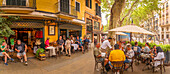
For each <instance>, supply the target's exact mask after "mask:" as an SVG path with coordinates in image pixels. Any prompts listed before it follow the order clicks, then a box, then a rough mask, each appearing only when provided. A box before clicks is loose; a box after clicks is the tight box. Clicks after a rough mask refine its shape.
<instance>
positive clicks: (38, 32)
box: [0, 0, 101, 45]
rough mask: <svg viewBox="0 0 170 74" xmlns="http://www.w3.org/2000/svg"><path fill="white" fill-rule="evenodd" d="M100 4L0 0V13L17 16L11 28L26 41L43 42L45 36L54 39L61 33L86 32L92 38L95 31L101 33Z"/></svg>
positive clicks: (90, 1)
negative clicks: (17, 18)
mask: <svg viewBox="0 0 170 74" xmlns="http://www.w3.org/2000/svg"><path fill="white" fill-rule="evenodd" d="M100 4H101V1H100V0H0V9H1V10H2V12H4V13H1V14H0V16H2V17H7V16H20V18H21V20H18V21H16V22H13V25H12V26H11V28H12V30H14V31H15V32H16V35H15V37H16V39H22V40H23V41H25V43H27V44H28V45H30V44H31V42H32V41H35V40H36V39H40V40H41V42H42V43H44V42H45V40H46V39H47V37H49V38H50V42H54V41H57V40H58V37H59V36H60V35H61V36H64V35H65V36H66V37H69V36H70V35H73V36H80V37H84V36H89V37H90V38H91V40H92V41H94V37H95V36H94V34H97V36H98V35H99V37H100V34H99V31H101V7H100ZM96 5H97V6H96ZM87 19H88V20H87ZM89 20H91V22H90V24H89ZM96 22H97V27H96ZM87 24H88V25H87ZM89 26H90V27H89ZM88 28H90V29H91V30H89V29H88ZM87 33H90V34H91V35H90V34H87ZM23 37H24V38H23Z"/></svg>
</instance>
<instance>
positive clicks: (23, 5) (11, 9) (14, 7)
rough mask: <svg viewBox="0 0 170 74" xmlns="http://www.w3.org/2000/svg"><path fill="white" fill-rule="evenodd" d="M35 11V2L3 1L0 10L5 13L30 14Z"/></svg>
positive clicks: (23, 0)
mask: <svg viewBox="0 0 170 74" xmlns="http://www.w3.org/2000/svg"><path fill="white" fill-rule="evenodd" d="M35 9H36V0H3V1H2V3H0V10H2V11H3V12H5V13H31V12H33V11H34V10H35Z"/></svg>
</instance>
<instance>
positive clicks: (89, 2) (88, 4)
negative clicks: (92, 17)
mask: <svg viewBox="0 0 170 74" xmlns="http://www.w3.org/2000/svg"><path fill="white" fill-rule="evenodd" d="M86 6H87V7H89V8H91V9H92V0H86Z"/></svg>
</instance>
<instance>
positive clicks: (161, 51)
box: [154, 47, 165, 67]
mask: <svg viewBox="0 0 170 74" xmlns="http://www.w3.org/2000/svg"><path fill="white" fill-rule="evenodd" d="M156 50H157V53H158V54H157V56H156V57H154V60H161V59H164V58H165V56H164V52H163V50H162V49H161V47H157V48H156ZM158 65H160V62H159V61H155V65H154V66H155V67H156V66H158Z"/></svg>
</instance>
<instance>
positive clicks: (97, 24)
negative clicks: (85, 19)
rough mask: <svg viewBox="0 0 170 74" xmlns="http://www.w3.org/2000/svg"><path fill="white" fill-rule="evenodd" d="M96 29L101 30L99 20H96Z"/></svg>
mask: <svg viewBox="0 0 170 74" xmlns="http://www.w3.org/2000/svg"><path fill="white" fill-rule="evenodd" d="M94 29H96V30H100V23H99V22H96V21H94Z"/></svg>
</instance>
